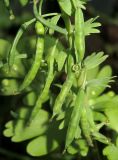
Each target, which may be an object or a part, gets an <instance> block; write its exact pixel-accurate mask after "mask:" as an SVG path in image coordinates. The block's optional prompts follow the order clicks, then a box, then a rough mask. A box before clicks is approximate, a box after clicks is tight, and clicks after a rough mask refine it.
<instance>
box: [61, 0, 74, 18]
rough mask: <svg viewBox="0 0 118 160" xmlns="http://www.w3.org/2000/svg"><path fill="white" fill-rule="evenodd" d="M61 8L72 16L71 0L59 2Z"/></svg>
mask: <svg viewBox="0 0 118 160" xmlns="http://www.w3.org/2000/svg"><path fill="white" fill-rule="evenodd" d="M58 3H59V6H60V8H61V9H62V10H63V11H64V12H65V13H66V14H67V15H69V16H71V14H72V4H71V0H58Z"/></svg>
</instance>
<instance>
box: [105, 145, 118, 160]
mask: <svg viewBox="0 0 118 160" xmlns="http://www.w3.org/2000/svg"><path fill="white" fill-rule="evenodd" d="M103 155H105V156H107V159H108V160H116V159H117V157H118V147H116V146H115V145H114V144H111V145H109V146H107V147H105V148H104V149H103Z"/></svg>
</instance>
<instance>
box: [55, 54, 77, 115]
mask: <svg viewBox="0 0 118 160" xmlns="http://www.w3.org/2000/svg"><path fill="white" fill-rule="evenodd" d="M73 63H74V62H73V57H72V55H71V54H70V53H69V55H68V59H67V74H68V76H67V79H66V81H65V82H64V84H63V86H62V88H61V91H60V93H59V95H58V96H57V98H56V100H55V103H54V107H53V115H52V118H53V117H54V116H55V115H58V114H59V113H60V112H61V108H62V105H63V103H64V101H65V99H66V97H67V95H68V92H69V91H70V89H71V87H72V85H73V82H74V73H73V72H72V66H73Z"/></svg>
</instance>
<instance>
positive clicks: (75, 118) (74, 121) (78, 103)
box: [65, 89, 85, 149]
mask: <svg viewBox="0 0 118 160" xmlns="http://www.w3.org/2000/svg"><path fill="white" fill-rule="evenodd" d="M84 97H85V93H84V90H83V89H80V90H79V91H78V94H77V97H76V100H75V105H74V107H73V111H72V114H71V118H70V121H69V125H68V129H67V135H66V143H65V149H67V148H68V147H69V145H70V144H71V143H72V141H73V139H74V137H75V133H76V129H77V126H78V125H79V121H80V118H81V112H82V107H83V105H84Z"/></svg>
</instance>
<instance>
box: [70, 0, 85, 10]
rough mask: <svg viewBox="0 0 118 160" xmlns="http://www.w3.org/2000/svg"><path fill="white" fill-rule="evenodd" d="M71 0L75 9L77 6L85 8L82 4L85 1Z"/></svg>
mask: <svg viewBox="0 0 118 160" xmlns="http://www.w3.org/2000/svg"><path fill="white" fill-rule="evenodd" d="M71 1H72V4H73V6H74V8H75V9H77V7H79V8H81V9H86V8H85V6H84V5H85V4H86V2H84V1H82V0H71Z"/></svg>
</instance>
